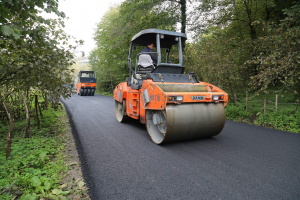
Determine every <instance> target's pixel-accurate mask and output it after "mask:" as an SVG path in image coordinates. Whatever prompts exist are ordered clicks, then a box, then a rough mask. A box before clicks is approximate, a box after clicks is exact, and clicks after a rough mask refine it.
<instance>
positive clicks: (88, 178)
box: [60, 99, 96, 199]
mask: <svg viewBox="0 0 300 200" xmlns="http://www.w3.org/2000/svg"><path fill="white" fill-rule="evenodd" d="M60 101H61V103H62V104H63V105H64V107H65V109H66V112H67V115H68V118H69V123H70V126H71V130H72V135H73V137H74V140H75V145H76V150H77V153H78V155H79V160H80V162H81V171H82V174H83V178H84V182H85V183H86V186H87V187H88V188H89V192H88V194H89V196H90V198H91V199H96V198H94V197H95V194H94V192H92V188H94V182H93V181H92V178H91V173H90V171H89V168H88V165H87V160H86V158H85V155H84V152H83V148H82V144H81V142H80V140H79V137H78V132H77V129H76V126H75V123H74V121H73V116H72V114H71V112H70V110H69V108H68V106H67V105H66V103H65V102H64V100H63V99H61V100H60Z"/></svg>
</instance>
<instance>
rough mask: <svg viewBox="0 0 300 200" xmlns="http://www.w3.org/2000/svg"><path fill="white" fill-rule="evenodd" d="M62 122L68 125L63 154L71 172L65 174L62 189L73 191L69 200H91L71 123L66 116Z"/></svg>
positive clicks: (69, 195)
mask: <svg viewBox="0 0 300 200" xmlns="http://www.w3.org/2000/svg"><path fill="white" fill-rule="evenodd" d="M62 120H64V124H66V126H65V128H66V131H65V134H64V139H63V143H64V151H63V154H64V158H65V163H66V164H67V165H68V166H69V170H68V171H67V172H65V177H64V178H63V179H62V180H61V186H60V188H61V189H62V190H66V191H71V192H70V193H69V194H68V196H67V199H74V200H79V199H80V200H89V199H90V197H89V195H88V191H89V188H88V187H86V184H85V182H84V178H83V175H82V169H81V162H80V158H79V155H78V152H77V149H76V144H75V140H74V137H73V134H72V128H71V125H70V123H69V118H68V116H67V115H66V114H65V115H64V116H63V118H62Z"/></svg>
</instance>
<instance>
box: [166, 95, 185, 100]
mask: <svg viewBox="0 0 300 200" xmlns="http://www.w3.org/2000/svg"><path fill="white" fill-rule="evenodd" d="M168 101H183V96H168Z"/></svg>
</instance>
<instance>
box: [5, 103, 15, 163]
mask: <svg viewBox="0 0 300 200" xmlns="http://www.w3.org/2000/svg"><path fill="white" fill-rule="evenodd" d="M3 105H4V108H5V110H6V113H7V116H8V119H9V130H8V131H7V133H6V160H7V159H8V157H9V156H10V154H11V135H12V133H13V130H14V116H13V114H12V112H11V111H10V109H9V107H8V104H7V103H6V102H3Z"/></svg>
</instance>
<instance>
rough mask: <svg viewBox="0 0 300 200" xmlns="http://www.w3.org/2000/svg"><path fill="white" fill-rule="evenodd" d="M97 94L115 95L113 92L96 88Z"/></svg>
mask: <svg viewBox="0 0 300 200" xmlns="http://www.w3.org/2000/svg"><path fill="white" fill-rule="evenodd" d="M96 94H101V95H105V96H110V97H113V96H114V94H113V93H112V92H105V91H99V90H96Z"/></svg>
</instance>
